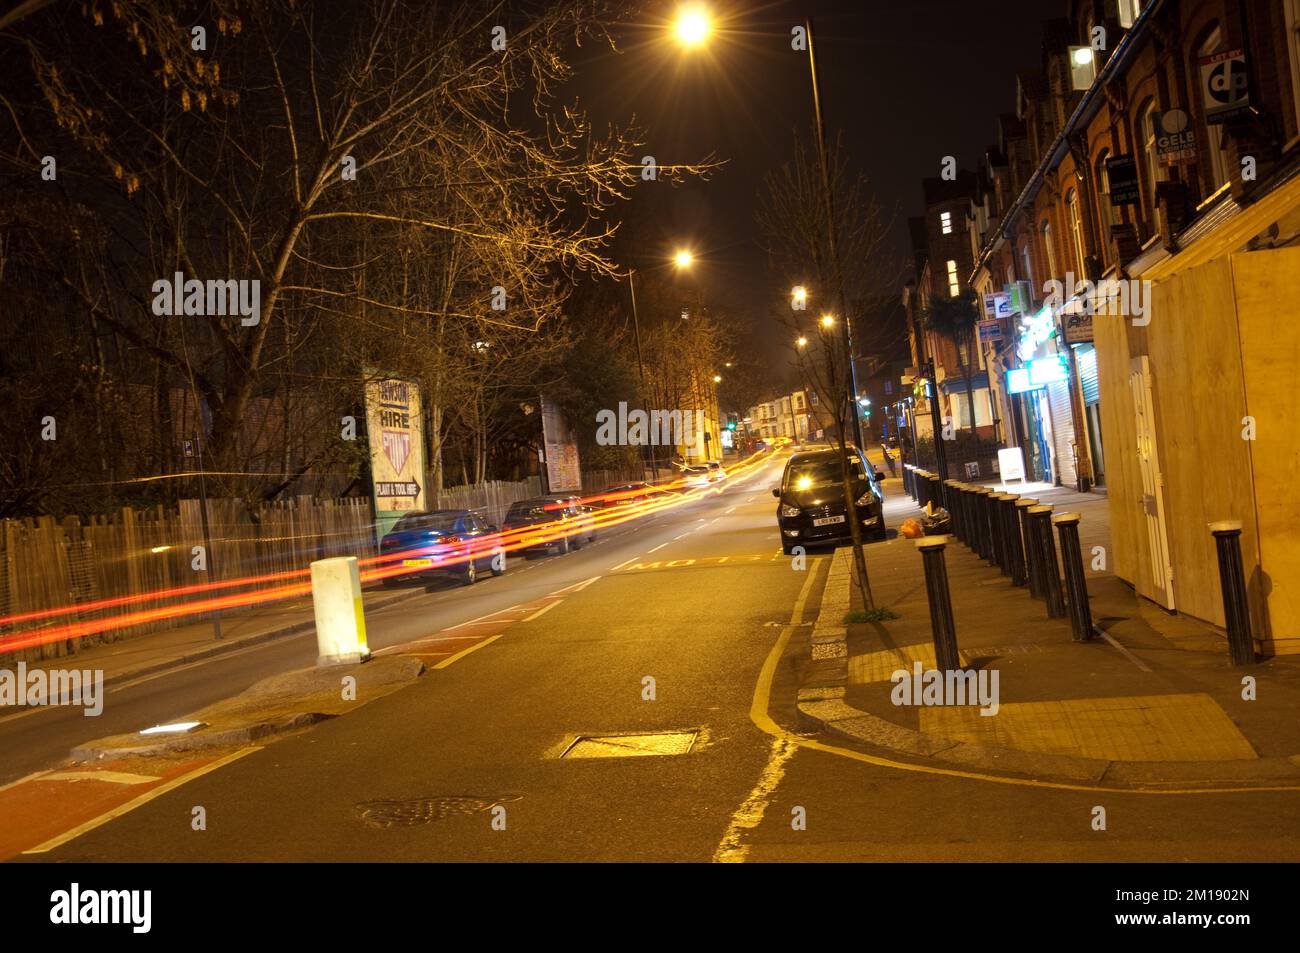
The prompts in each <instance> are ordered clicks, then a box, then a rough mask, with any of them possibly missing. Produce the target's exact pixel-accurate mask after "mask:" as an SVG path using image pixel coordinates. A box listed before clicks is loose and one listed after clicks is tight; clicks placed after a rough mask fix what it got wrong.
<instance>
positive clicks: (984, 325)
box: [979, 319, 1002, 344]
mask: <svg viewBox="0 0 1300 953" xmlns="http://www.w3.org/2000/svg"><path fill="white" fill-rule="evenodd" d="M979 332H980V343H981V344H988V343H991V342H993V341H1001V340H1002V322H1001V321H998V320H996V319H994V320H992V321H981V322H980V323H979Z"/></svg>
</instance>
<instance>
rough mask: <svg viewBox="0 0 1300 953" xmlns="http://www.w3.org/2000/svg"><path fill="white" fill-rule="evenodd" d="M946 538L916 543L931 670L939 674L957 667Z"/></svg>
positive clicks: (932, 538)
mask: <svg viewBox="0 0 1300 953" xmlns="http://www.w3.org/2000/svg"><path fill="white" fill-rule="evenodd" d="M947 541H948V537H947V536H927V537H925V538H924V539H918V540H917V541H916V548H917V549H919V550H920V551H921V564H922V565H923V566H924V568H925V595H926V598H927V599H928V600H929V601H930V632H931V636H932V638H933V639H934V660H935V667H936V668H937V669H939V670H940V671H943V672H955V671H958V670H959V669H960V668H961V658H960V656H959V655H958V652H957V629H956V626H955V625H954V624H953V619H952V596H951V594H950V593H949V591H948V567H947V565H946V564H945V563H944V556H943V549H944V546H945V545H946V544H947Z"/></svg>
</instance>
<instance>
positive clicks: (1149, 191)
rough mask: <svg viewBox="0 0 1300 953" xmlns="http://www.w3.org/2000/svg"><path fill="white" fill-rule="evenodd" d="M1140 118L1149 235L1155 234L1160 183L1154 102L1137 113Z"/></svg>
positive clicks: (1150, 102)
mask: <svg viewBox="0 0 1300 953" xmlns="http://www.w3.org/2000/svg"><path fill="white" fill-rule="evenodd" d="M1138 115H1139V116H1140V117H1141V119H1140V120H1139V126H1138V128H1139V129H1140V130H1141V136H1142V141H1143V147H1142V153H1143V156H1144V158H1145V166H1144V168H1143V170H1142V171H1143V178H1145V179H1146V201H1145V203H1144V204H1145V206H1146V212H1147V221H1148V222H1149V223H1151V229H1150V232H1149V234H1154V233H1155V220H1156V183H1157V182H1159V181H1160V161H1159V159H1158V158H1157V156H1156V101H1155V100H1154V99H1153V100H1151V101H1149V102H1148V103H1147V104H1146V105H1145V106H1144V107H1142V111H1141V112H1139V113H1138Z"/></svg>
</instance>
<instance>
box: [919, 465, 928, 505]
mask: <svg viewBox="0 0 1300 953" xmlns="http://www.w3.org/2000/svg"><path fill="white" fill-rule="evenodd" d="M929 490H930V481H929V480H928V479H926V472H925V471H924V470H917V471H916V505H917V506H919V507H920V508H921V509H925V501H926V499H927V497H928V494H929Z"/></svg>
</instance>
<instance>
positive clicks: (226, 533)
mask: <svg viewBox="0 0 1300 953" xmlns="http://www.w3.org/2000/svg"><path fill="white" fill-rule="evenodd" d="M642 477H643V474H641V473H640V472H639V471H636V472H633V471H627V472H625V471H612V470H597V471H589V472H586V473H584V474H583V479H582V482H583V491H584V492H586V493H594V492H598V491H599V490H601V489H604V488H605V487H607V486H611V485H615V484H618V483H626V482H631V481H634V480H639V479H642ZM542 492H543V490H542V481H541V479H540V478H539V477H529V478H528V479H526V480H520V481H517V482H509V481H492V482H488V483H481V484H477V485H474V486H459V487H452V488H450V489H445V490H443V491H441V492H440V493H437V494H436V495H435V498H434V499H432V500H430V501H429V503H428V504H427V505H428V506H429V508H431V509H473V510H477V511H479V512H481V513H484V514H485V515H486V517H487V519H488V520H489V522H491V523H494V524H496V525H500V524H501V521H502V520H503V519H504V517H505V514H506V511H507V510H508V509H509V508H510V504H511V503H514V502H515V501H516V500H523V499H529V498H531V497H535V496H540V495H542ZM208 531H209V534H210V536H211V543H212V545H211V549H210V551H205V557H206V560H207V569H206V571H200V570H196V569H195V567H194V564H193V561H194V558H195V555H194V547H196V546H202V545H203V542H204V538H203V525H202V514H201V512H200V509H199V502H198V500H183V501H181V503H180V505H179V507H178V508H176V509H165V508H163V507H154V508H151V509H146V510H135V509H129V508H124V509H122V510H119V511H118V512H116V513H113V514H111V515H104V516H92V517H87V518H80V517H76V516H69V517H66V518H64V519H61V520H60V519H55V518H54V517H49V516H46V517H38V518H36V519H23V520H0V664H11V663H15V662H17V661H19V660H22V659H26V660H36V659H43V658H57V657H62V656H65V655H69V654H73V653H75V652H77V651H78V650H80V649H82V648H85V647H88V646H91V645H97V644H100V643H102V642H115V641H118V640H120V639H124V638H130V637H132V636H136V635H141V634H144V633H147V632H154V631H158V630H159V629H165V628H171V627H174V626H177V625H185V624H190V623H192V622H194V621H195V618H194V616H192V615H189V616H178V617H174V618H170V619H155V620H151V621H148V622H142V623H139V624H135V625H131V626H125V627H122V628H116V629H112V630H109V631H105V632H99V633H94V634H91V635H73V636H71V637H62V635H63V632H64V630H65V627H67V626H73V625H76V624H78V623H81V622H90V621H92V620H95V619H98V618H103V617H105V616H112V615H119V614H124V613H127V612H133V613H134V612H141V611H145V612H147V611H149V610H152V609H160V608H163V607H166V606H174V605H176V604H177V603H179V602H184V601H186V600H193V599H195V598H203V595H202V594H196V593H193V592H190V593H181V594H172V595H167V594H166V593H167V592H168V590H172V589H177V588H184V587H189V586H194V585H196V584H203V583H210V582H214V581H219V580H222V579H242V578H248V577H256V578H257V580H258V581H257V582H256V583H252V584H251V585H255V586H268V587H269V586H274V585H283V584H285V583H288V582H294V581H306V577H305V576H295V577H292V578H289V579H272V578H266V577H269V576H273V575H274V574H276V573H286V572H293V571H302V570H305V569H307V567H308V566H309V565H310V564H311V563H312V562H313V561H314V560H317V559H324V558H326V557H329V556H357V557H360V558H364V557H366V556H372V555H375V553H376V541H375V531H374V524H373V522H372V518H371V511H370V501H369V499H366V498H354V499H337V500H316V499H313V498H311V497H306V496H303V497H298V498H296V499H292V500H286V501H282V502H277V503H272V504H268V505H266V506H262V507H259V508H257V509H255V510H251V511H250V510H249V509H248V508H247V507H246V506H245V505H244V504H243V503H242V502H241V501H239V500H227V499H214V500H209V501H208ZM227 591H246V590H245V589H243V588H240V589H238V590H220V591H219V592H218V593H214V594H222V593H224V592H227ZM125 597H130V602H129V603H124V604H119V605H114V606H100V607H96V606H97V604H99V603H102V602H103V601H105V600H111V599H115V598H125ZM49 610H65V611H61V612H59V613H57V614H51V615H44V616H37V617H36V618H21V617H22V616H24V615H27V614H30V613H45V612H48V611H49ZM15 616H17V617H20V618H14V617H15ZM32 635H35V636H38V637H40V638H41V639H42V641H41V643H40V644H37V645H31V646H27V647H24V648H20V649H9V650H6V648H5V645H6V643H7V642H8V643H11V644H12V643H13V642H15V641H16V640H18V639H20V638H23V639H25V638H26V637H28V636H32Z"/></svg>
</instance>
